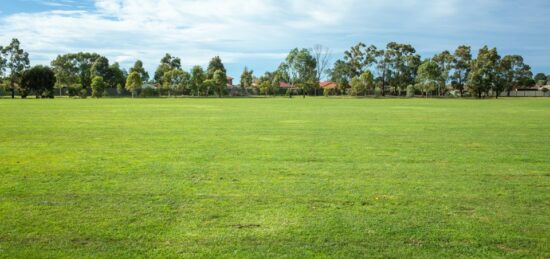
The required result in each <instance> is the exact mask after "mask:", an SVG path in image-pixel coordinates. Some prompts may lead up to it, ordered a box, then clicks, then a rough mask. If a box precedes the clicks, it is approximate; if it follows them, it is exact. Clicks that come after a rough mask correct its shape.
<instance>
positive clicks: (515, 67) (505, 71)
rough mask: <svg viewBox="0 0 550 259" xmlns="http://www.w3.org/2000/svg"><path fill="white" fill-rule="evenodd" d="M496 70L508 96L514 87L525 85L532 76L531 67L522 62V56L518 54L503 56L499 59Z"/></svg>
mask: <svg viewBox="0 0 550 259" xmlns="http://www.w3.org/2000/svg"><path fill="white" fill-rule="evenodd" d="M498 72H499V78H500V79H501V82H502V84H503V90H504V91H506V94H507V96H510V92H511V91H512V90H513V89H514V87H518V86H525V85H527V84H528V82H529V81H530V79H531V77H532V76H533V73H532V72H531V67H530V66H529V65H527V64H525V63H524V60H523V57H522V56H520V55H507V56H504V57H503V58H502V59H501V60H500V63H499V66H498ZM497 94H500V93H497ZM497 97H498V95H497Z"/></svg>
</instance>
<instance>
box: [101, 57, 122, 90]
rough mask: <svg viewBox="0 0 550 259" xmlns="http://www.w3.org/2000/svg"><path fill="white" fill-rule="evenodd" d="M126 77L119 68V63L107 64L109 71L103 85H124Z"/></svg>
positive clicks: (113, 86)
mask: <svg viewBox="0 0 550 259" xmlns="http://www.w3.org/2000/svg"><path fill="white" fill-rule="evenodd" d="M126 77H127V75H125V72H124V70H122V69H121V68H120V64H119V63H118V62H115V63H114V64H112V65H110V66H109V72H108V73H107V77H106V78H104V79H105V85H106V87H109V88H116V87H117V85H125V84H126Z"/></svg>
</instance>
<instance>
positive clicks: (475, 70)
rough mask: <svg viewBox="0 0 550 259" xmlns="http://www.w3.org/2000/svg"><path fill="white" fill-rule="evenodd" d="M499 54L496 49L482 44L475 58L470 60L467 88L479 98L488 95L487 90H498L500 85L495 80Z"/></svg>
mask: <svg viewBox="0 0 550 259" xmlns="http://www.w3.org/2000/svg"><path fill="white" fill-rule="evenodd" d="M499 60H500V56H499V55H498V52H497V49H496V48H492V49H489V47H487V46H484V47H483V48H481V49H480V50H479V52H478V55H477V58H476V59H475V60H473V61H472V64H471V72H470V75H469V77H468V88H469V90H470V91H471V93H472V94H473V95H474V96H476V97H478V98H481V97H483V95H484V94H485V96H488V95H489V91H491V90H493V91H499V89H500V88H501V85H500V84H498V82H497V79H498V78H497V69H498V65H499Z"/></svg>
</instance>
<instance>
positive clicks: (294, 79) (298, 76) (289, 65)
mask: <svg viewBox="0 0 550 259" xmlns="http://www.w3.org/2000/svg"><path fill="white" fill-rule="evenodd" d="M316 67H317V64H316V61H315V58H314V57H313V56H312V55H311V52H310V51H309V50H307V49H301V50H299V49H297V48H296V49H293V50H291V51H290V53H289V54H288V56H287V57H286V59H285V61H284V62H283V63H282V64H281V65H280V66H279V70H280V72H281V73H283V74H287V75H288V77H289V79H290V83H291V85H293V86H297V87H299V88H301V89H302V94H303V96H304V97H305V96H306V94H307V93H308V90H309V89H311V88H312V87H315V86H316V85H319V82H318V81H317V78H316V75H317V72H316Z"/></svg>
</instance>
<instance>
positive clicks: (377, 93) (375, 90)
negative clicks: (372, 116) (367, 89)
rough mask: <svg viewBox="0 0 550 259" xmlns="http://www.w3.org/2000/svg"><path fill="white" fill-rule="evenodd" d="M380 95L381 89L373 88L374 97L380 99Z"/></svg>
mask: <svg viewBox="0 0 550 259" xmlns="http://www.w3.org/2000/svg"><path fill="white" fill-rule="evenodd" d="M381 95H382V89H380V87H376V88H374V96H376V97H380V96H381Z"/></svg>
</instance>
